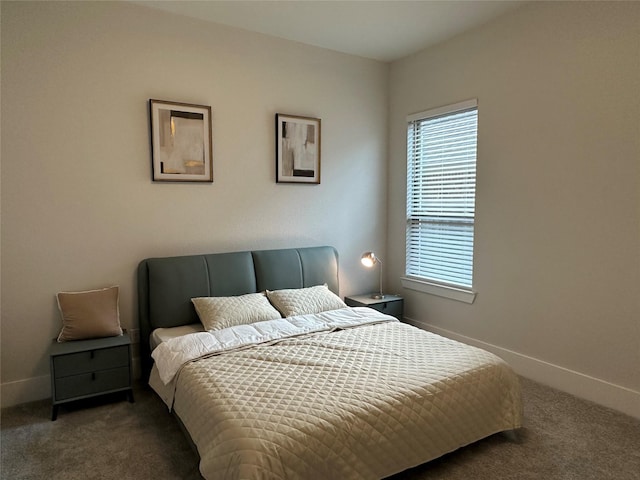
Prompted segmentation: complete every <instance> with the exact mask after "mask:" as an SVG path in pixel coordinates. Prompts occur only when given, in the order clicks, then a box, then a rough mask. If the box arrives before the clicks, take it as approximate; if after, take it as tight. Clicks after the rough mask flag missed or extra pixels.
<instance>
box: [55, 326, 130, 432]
mask: <svg viewBox="0 0 640 480" xmlns="http://www.w3.org/2000/svg"><path fill="white" fill-rule="evenodd" d="M50 365H51V396H52V408H51V420H55V419H56V417H57V416H58V406H59V405H60V404H61V403H67V402H72V401H74V400H80V399H83V398H89V397H94V396H96V395H104V394H106V393H113V392H121V391H122V392H127V396H128V398H129V401H130V402H133V387H132V375H131V339H130V338H129V335H128V334H126V333H125V334H124V335H121V336H118V337H106V338H96V339H91V340H76V341H72V342H62V343H58V342H57V341H56V340H54V341H53V344H52V345H51V355H50Z"/></svg>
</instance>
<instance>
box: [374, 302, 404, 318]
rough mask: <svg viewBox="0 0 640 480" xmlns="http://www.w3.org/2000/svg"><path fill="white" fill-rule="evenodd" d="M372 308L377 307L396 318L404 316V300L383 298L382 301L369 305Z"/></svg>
mask: <svg viewBox="0 0 640 480" xmlns="http://www.w3.org/2000/svg"><path fill="white" fill-rule="evenodd" d="M369 306H370V307H371V308H375V309H376V310H378V311H379V312H382V313H386V314H387V315H391V316H393V317H396V318H402V302H398V301H394V302H385V301H384V300H381V301H380V303H377V304H375V305H369Z"/></svg>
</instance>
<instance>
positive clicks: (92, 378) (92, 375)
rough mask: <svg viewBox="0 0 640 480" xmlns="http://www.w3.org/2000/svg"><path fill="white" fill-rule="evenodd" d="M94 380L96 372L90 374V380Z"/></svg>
mask: <svg viewBox="0 0 640 480" xmlns="http://www.w3.org/2000/svg"><path fill="white" fill-rule="evenodd" d="M95 379H96V372H91V380H95Z"/></svg>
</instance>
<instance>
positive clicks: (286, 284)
mask: <svg viewBox="0 0 640 480" xmlns="http://www.w3.org/2000/svg"><path fill="white" fill-rule="evenodd" d="M338 287H339V282H338V253H337V251H336V250H335V249H334V248H333V247H328V246H323V247H308V248H293V249H280V250H257V251H245V252H231V253H216V254H208V255H192V256H181V257H166V258H150V259H146V260H143V261H142V262H141V263H140V265H139V267H138V296H139V298H138V301H139V319H140V331H141V362H142V369H143V375H145V377H147V376H148V378H149V384H150V385H151V387H152V388H153V389H154V390H155V391H156V393H157V394H158V395H159V396H160V398H162V400H163V401H164V402H165V403H166V404H167V407H168V409H169V410H171V411H173V412H174V414H175V415H176V416H177V418H178V420H179V421H180V422H181V424H182V425H183V426H184V429H185V431H186V434H187V435H188V437H189V439H190V440H191V441H192V442H193V444H194V445H195V447H196V449H197V452H198V455H199V457H200V472H201V474H202V475H203V477H204V478H207V479H227V478H228V479H313V478H340V479H374V478H384V477H387V476H390V475H393V474H395V473H398V472H401V471H404V470H406V469H408V468H411V467H413V466H416V465H420V464H422V463H425V462H428V461H429V460H432V459H434V458H437V457H440V456H442V455H444V454H445V453H448V452H451V451H453V450H456V449H458V448H460V447H462V446H464V445H468V444H470V443H473V442H475V441H477V440H480V439H482V438H484V437H487V436H489V435H492V434H495V433H498V432H502V431H512V430H516V429H518V428H520V426H521V421H522V403H521V398H520V388H519V383H518V378H517V376H516V375H515V373H514V372H513V371H512V369H511V368H510V367H509V366H508V365H507V364H506V363H505V362H504V361H502V360H501V359H500V358H498V357H496V356H495V355H493V354H491V353H489V352H486V351H484V350H481V349H478V348H475V347H471V346H468V345H464V344H462V343H459V342H456V341H453V340H450V339H447V338H444V337H441V336H438V335H435V334H432V333H429V332H426V331H423V330H420V329H417V328H415V327H412V326H410V325H407V324H405V323H402V322H399V321H397V320H396V319H395V318H393V317H390V316H387V315H385V314H383V313H380V312H378V311H376V310H372V309H369V308H365V307H347V306H346V305H344V303H343V302H342V300H341V299H340V298H339V297H338V296H337V294H338V291H339V290H338ZM192 299H196V300H192ZM252 302H256V303H252ZM270 308H271V310H270ZM272 310H275V311H276V312H277V313H276V314H275V315H272V318H271V317H270V316H269V315H267V313H269V314H272ZM255 312H260V315H259V316H258V317H255V316H254V314H256V315H257V313H255ZM263 314H264V315H266V316H262V315H263ZM256 318H258V319H257V320H256ZM265 318H266V319H265ZM211 322H213V323H211ZM212 326H213V327H212Z"/></svg>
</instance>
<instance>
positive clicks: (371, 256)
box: [360, 252, 378, 268]
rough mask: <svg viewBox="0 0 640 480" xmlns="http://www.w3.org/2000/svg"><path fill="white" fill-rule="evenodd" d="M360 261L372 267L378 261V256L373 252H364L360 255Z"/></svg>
mask: <svg viewBox="0 0 640 480" xmlns="http://www.w3.org/2000/svg"><path fill="white" fill-rule="evenodd" d="M360 261H361V262H362V264H363V265H364V266H365V267H369V268H371V267H373V266H374V265H375V264H376V263H377V262H378V257H376V254H375V253H373V252H364V253H363V254H362V257H360Z"/></svg>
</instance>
